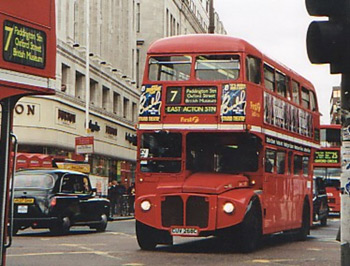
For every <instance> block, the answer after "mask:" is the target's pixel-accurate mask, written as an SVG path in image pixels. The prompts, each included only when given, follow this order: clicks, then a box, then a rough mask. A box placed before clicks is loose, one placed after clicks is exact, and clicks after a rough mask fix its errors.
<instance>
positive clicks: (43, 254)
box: [6, 251, 106, 257]
mask: <svg viewBox="0 0 350 266" xmlns="http://www.w3.org/2000/svg"><path fill="white" fill-rule="evenodd" d="M97 253H106V252H102V251H101V252H100V251H70V252H40V253H22V254H7V255H6V256H8V257H25V256H51V255H76V254H97ZM97 255H100V254H97Z"/></svg>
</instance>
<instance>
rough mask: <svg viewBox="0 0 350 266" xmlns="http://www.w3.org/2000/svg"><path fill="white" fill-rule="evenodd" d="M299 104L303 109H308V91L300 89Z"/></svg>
mask: <svg viewBox="0 0 350 266" xmlns="http://www.w3.org/2000/svg"><path fill="white" fill-rule="evenodd" d="M301 104H302V106H303V107H304V108H306V109H310V96H309V91H308V90H307V89H305V88H303V87H302V88H301Z"/></svg>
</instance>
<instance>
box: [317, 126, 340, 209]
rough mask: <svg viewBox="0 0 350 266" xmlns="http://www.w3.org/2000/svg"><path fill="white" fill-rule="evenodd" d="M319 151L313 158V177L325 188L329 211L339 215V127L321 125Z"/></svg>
mask: <svg viewBox="0 0 350 266" xmlns="http://www.w3.org/2000/svg"><path fill="white" fill-rule="evenodd" d="M320 132H321V134H320V135H321V149H319V150H317V151H316V152H315V156H314V162H313V167H314V177H321V178H322V179H323V180H324V184H325V186H326V192H327V198H328V207H329V211H330V212H331V213H334V214H340V193H341V192H340V176H341V160H340V158H341V156H340V148H341V140H340V136H341V134H340V132H341V125H335V124H334V125H321V130H320Z"/></svg>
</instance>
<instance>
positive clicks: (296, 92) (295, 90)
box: [292, 80, 300, 104]
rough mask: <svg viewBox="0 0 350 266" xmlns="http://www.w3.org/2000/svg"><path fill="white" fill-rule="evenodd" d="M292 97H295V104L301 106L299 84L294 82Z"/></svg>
mask: <svg viewBox="0 0 350 266" xmlns="http://www.w3.org/2000/svg"><path fill="white" fill-rule="evenodd" d="M292 95H293V98H292V100H293V102H295V103H297V104H300V99H299V83H298V82H295V81H294V80H293V81H292Z"/></svg>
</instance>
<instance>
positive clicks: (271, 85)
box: [264, 65, 275, 91]
mask: <svg viewBox="0 0 350 266" xmlns="http://www.w3.org/2000/svg"><path fill="white" fill-rule="evenodd" d="M264 81H265V88H266V89H268V90H270V91H274V90H275V74H274V69H273V68H271V67H269V66H268V65H264Z"/></svg>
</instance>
